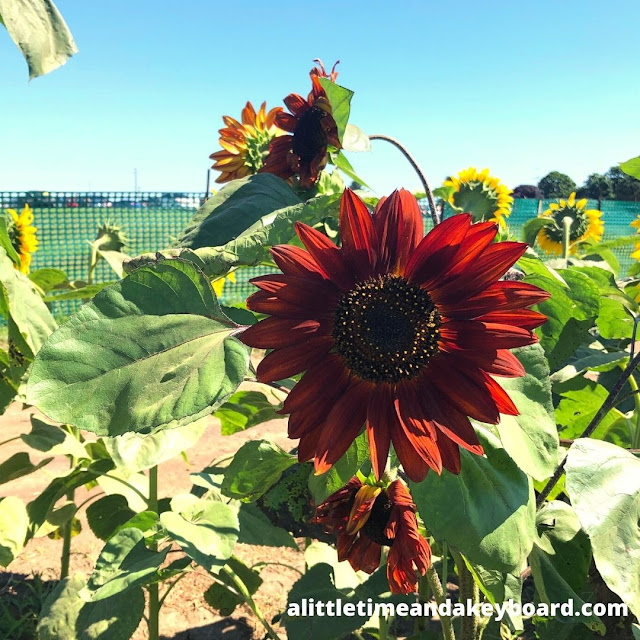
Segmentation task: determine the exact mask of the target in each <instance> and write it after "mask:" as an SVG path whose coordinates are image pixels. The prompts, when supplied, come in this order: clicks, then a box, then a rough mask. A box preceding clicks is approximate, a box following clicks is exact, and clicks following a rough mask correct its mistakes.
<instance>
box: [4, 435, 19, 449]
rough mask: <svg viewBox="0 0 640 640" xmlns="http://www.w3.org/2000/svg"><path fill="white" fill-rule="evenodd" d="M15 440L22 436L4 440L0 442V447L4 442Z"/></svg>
mask: <svg viewBox="0 0 640 640" xmlns="http://www.w3.org/2000/svg"><path fill="white" fill-rule="evenodd" d="M14 440H20V436H15V437H13V438H9V439H8V440H3V441H2V442H0V447H1V446H2V445H3V444H9V443H10V442H13V441H14Z"/></svg>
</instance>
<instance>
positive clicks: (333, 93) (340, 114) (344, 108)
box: [319, 78, 353, 142]
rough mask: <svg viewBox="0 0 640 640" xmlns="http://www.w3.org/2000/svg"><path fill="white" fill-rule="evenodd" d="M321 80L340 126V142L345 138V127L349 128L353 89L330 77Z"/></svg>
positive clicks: (334, 117) (338, 126) (337, 123)
mask: <svg viewBox="0 0 640 640" xmlns="http://www.w3.org/2000/svg"><path fill="white" fill-rule="evenodd" d="M319 80H320V84H321V85H322V88H323V89H324V91H325V93H326V94H327V98H328V100H329V102H330V103H331V111H332V115H333V119H334V120H335V122H336V126H337V128H338V138H340V142H342V141H343V140H344V135H345V129H346V128H347V122H349V113H350V112H351V98H352V97H353V91H350V90H349V89H345V88H344V87H341V86H340V85H339V84H336V83H335V82H331V80H329V78H320V79H319Z"/></svg>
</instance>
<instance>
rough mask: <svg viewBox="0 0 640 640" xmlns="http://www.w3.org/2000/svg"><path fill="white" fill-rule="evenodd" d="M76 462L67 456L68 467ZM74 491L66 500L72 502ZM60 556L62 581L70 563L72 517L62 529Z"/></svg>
mask: <svg viewBox="0 0 640 640" xmlns="http://www.w3.org/2000/svg"><path fill="white" fill-rule="evenodd" d="M76 464H77V461H76V459H75V457H74V456H69V466H70V468H71V469H74V468H75V466H76ZM74 496H75V489H71V490H70V491H68V492H67V500H69V501H70V502H73V499H74ZM61 529H62V556H61V558H60V580H64V579H65V578H66V577H67V576H68V575H69V564H70V561H71V535H72V533H73V516H71V518H70V519H69V521H68V522H65V523H64V524H63V525H62V527H61Z"/></svg>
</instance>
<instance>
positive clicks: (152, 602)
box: [147, 465, 160, 640]
mask: <svg viewBox="0 0 640 640" xmlns="http://www.w3.org/2000/svg"><path fill="white" fill-rule="evenodd" d="M148 505H149V509H150V510H151V511H153V512H154V513H158V467H157V465H156V466H155V467H151V469H149V501H148ZM151 550H152V551H157V550H158V544H157V543H155V542H154V543H153V544H152V545H151ZM147 590H148V592H149V622H148V627H149V640H159V638H160V624H159V623H160V599H159V593H158V583H157V582H154V583H153V584H150V585H149V586H148V587H147Z"/></svg>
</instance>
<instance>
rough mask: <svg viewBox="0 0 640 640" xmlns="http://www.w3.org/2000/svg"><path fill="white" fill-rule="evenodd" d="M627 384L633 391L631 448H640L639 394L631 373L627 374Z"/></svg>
mask: <svg viewBox="0 0 640 640" xmlns="http://www.w3.org/2000/svg"><path fill="white" fill-rule="evenodd" d="M629 386H630V387H631V390H632V391H633V402H634V404H635V410H634V414H635V419H636V428H635V430H634V432H633V433H632V434H631V448H632V449H640V396H639V394H638V383H637V382H636V379H635V378H634V377H633V375H630V376H629Z"/></svg>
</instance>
